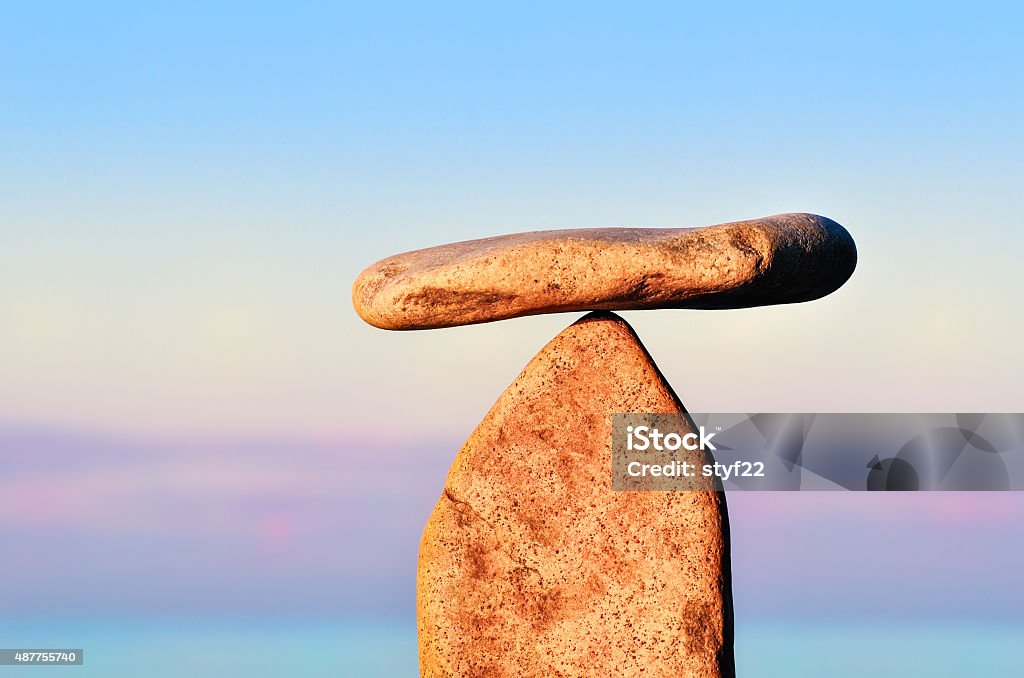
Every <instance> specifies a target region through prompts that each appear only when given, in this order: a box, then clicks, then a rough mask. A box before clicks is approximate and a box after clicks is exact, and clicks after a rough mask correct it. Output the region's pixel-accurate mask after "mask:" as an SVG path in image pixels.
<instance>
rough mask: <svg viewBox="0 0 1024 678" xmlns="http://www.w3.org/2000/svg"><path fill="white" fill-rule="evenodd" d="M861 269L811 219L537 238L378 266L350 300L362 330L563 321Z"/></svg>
mask: <svg viewBox="0 0 1024 678" xmlns="http://www.w3.org/2000/svg"><path fill="white" fill-rule="evenodd" d="M856 263H857V250H856V247H855V245H854V243H853V239H852V238H851V237H850V235H849V233H847V232H846V229H844V228H843V227H842V226H840V225H839V224H837V223H836V222H834V221H832V220H831V219H827V218H825V217H820V216H816V215H813V214H781V215H777V216H773V217H766V218H764V219H757V220H753V221H740V222H735V223H730V224H720V225H718V226H708V227H705V228H669V229H654V228H602V229H578V230H563V231H536V232H532V233H518V234H514V235H505V236H499V237H495V238H484V239H482V240H470V241H467V242H459V243H453V244H448V245H441V246H439V247H430V248H427V249H422V250H416V251H414V252H408V253H406V254H399V255H396V256H393V257H389V258H387V259H383V260H382V261H379V262H377V263H376V264H374V265H372V266H370V267H369V268H368V269H366V270H365V271H363V272H362V273H361V274H360V275H359V277H358V279H357V280H356V282H355V285H354V286H353V290H352V300H353V303H354V305H355V308H356V311H357V312H358V313H359V315H360V316H362V318H363V319H364V320H365V321H366V322H368V323H370V324H371V325H375V326H377V327H381V328H384V329H390V330H415V329H429V328H435V327H451V326H455V325H467V324H471V323H481V322H488V321H491V320H502V319H505V318H515V317H519V316H525V315H535V314H539V313H556V312H560V311H591V310H629V309H653V308H699V309H716V308H745V307H749V306H764V305H769V304H786V303H794V302H801V301H809V300H812V299H817V298H819V297H823V296H825V295H826V294H829V293H830V292H833V291H835V290H836V289H838V288H839V287H840V286H841V285H842V284H843V283H844V282H846V280H847V279H848V278H849V277H850V275H852V273H853V270H854V268H855V266H856Z"/></svg>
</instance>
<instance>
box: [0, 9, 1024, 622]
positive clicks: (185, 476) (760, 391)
mask: <svg viewBox="0 0 1024 678" xmlns="http://www.w3.org/2000/svg"><path fill="white" fill-rule="evenodd" d="M824 4H827V5H828V6H822V5H824ZM1021 19H1024V17H1022V10H1021V9H1020V7H1019V6H1018V5H1016V4H1014V3H985V2H979V3H971V4H970V5H967V6H964V5H962V4H953V3H900V5H899V6H898V7H897V6H894V4H893V3H865V2H856V3H805V4H799V3H797V4H792V3H772V4H771V5H770V6H757V5H753V4H745V3H687V4H686V6H677V5H668V4H657V3H629V4H628V5H626V4H619V5H615V4H610V3H538V4H530V3H515V4H514V5H510V6H507V7H488V6H481V5H473V4H468V3H467V4H461V5H460V4H446V3H440V4H435V3H431V4H430V5H429V6H425V5H424V6H419V5H414V4H392V3H376V4H374V5H373V6H366V5H365V3H364V4H344V3H342V4H339V3H323V4H315V3H301V2H300V3H288V4H287V6H285V5H278V6H272V5H270V4H264V3H255V4H253V3H244V4H243V3H187V2H185V3H154V4H150V3H144V4H139V3H89V4H88V5H83V4H80V3H47V4H46V5H40V4H32V3H21V4H7V5H5V6H4V7H3V8H0V63H2V64H3V68H0V463H2V468H3V474H2V477H0V540H2V541H4V542H6V543H9V544H15V545H18V548H16V549H13V548H12V549H5V553H14V556H13V557H9V556H6V555H5V562H4V565H2V566H0V571H3V572H4V573H5V575H6V576H8V577H12V576H13V577H14V578H16V579H17V580H19V581H24V582H26V586H24V587H22V588H21V589H20V590H18V591H16V592H15V593H14V595H13V598H12V599H11V600H10V601H8V602H7V603H6V604H7V605H9V606H10V607H9V608H8V609H9V610H12V611H13V613H15V614H19V615H20V614H28V612H29V611H30V610H34V611H35V613H36V614H41V615H44V616H47V615H49V616H54V617H56V616H61V615H64V616H69V615H70V616H74V615H85V616H91V615H97V614H101V613H103V614H109V615H127V616H131V615H136V616H147V615H149V616H154V615H163V614H167V615H186V616H187V615H200V616H201V615H212V614H223V615H271V616H281V615H296V616H316V615H324V616H339V615H342V616H343V615H357V616H358V615H375V614H376V615H409V614H411V613H412V612H411V610H412V603H411V600H412V598H411V595H412V590H413V588H412V587H413V584H412V581H411V579H410V577H411V576H412V574H411V573H412V572H414V568H415V563H414V557H415V549H416V543H417V541H418V535H419V533H420V531H421V529H422V525H423V523H424V522H425V519H426V515H427V513H428V512H429V509H430V506H431V505H432V504H433V502H434V501H435V500H436V497H437V495H438V494H439V492H440V487H441V481H442V479H443V477H444V474H445V472H446V469H447V465H448V464H449V463H450V460H451V459H452V457H453V456H454V454H455V452H456V450H457V449H458V446H459V445H460V444H461V442H462V441H463V440H464V439H465V438H466V436H467V435H468V434H469V433H470V431H472V429H473V427H474V426H475V425H476V423H477V422H479V420H480V419H481V418H482V417H483V415H484V414H485V412H486V411H487V409H488V408H489V407H490V406H491V404H492V403H493V402H494V400H495V399H496V398H497V397H498V395H499V394H500V393H501V391H502V390H503V389H504V388H505V387H506V386H507V385H508V384H509V383H510V382H511V381H512V380H513V379H514V377H515V376H516V374H517V373H518V372H519V370H520V369H521V368H522V366H523V365H525V364H526V362H527V361H528V360H529V358H530V357H531V356H532V355H533V354H534V353H536V351H537V350H539V349H540V347H541V346H543V345H544V344H545V343H546V342H547V341H548V340H549V339H550V338H551V337H553V336H554V335H555V334H557V332H559V331H560V330H561V329H562V328H563V327H565V326H566V325H568V324H569V323H571V322H572V321H573V320H574V319H575V318H576V315H574V314H559V315H551V316H544V317H536V318H523V319H516V320H512V321H506V322H500V323H492V324H488V325H481V326H474V327H464V328H452V329H445V330H432V331H426V332H415V333H389V332H384V331H381V330H377V329H375V328H372V327H369V326H367V325H365V324H363V323H362V322H361V321H360V320H359V319H358V317H357V316H356V315H355V313H354V311H353V309H352V305H351V301H350V294H351V292H350V290H351V285H352V282H353V281H354V279H355V277H356V276H357V275H358V273H359V271H360V270H362V269H363V268H365V267H366V266H368V265H370V264H371V263H373V262H374V261H376V260H378V259H380V258H383V257H385V256H388V255H391V254H395V253H397V252H401V251H407V250H412V249H416V248H419V247H426V246H430V245H436V244H442V243H446V242H451V241H455V240H463V239H469V238H477V237H485V236H490V235H498V234H502V233H510V232H517V231H523V230H534V229H548V228H579V227H598V226H644V227H657V226H665V227H679V226H701V225H709V224H714V223H720V222H725V221H733V220H739V219H746V218H755V217H759V216H766V215H770V214H775V213H781V212H792V211H806V212H814V213H819V214H823V215H826V216H828V217H831V218H833V219H835V220H837V221H839V222H840V223H842V224H843V225H844V226H846V227H847V229H848V230H849V231H850V232H851V234H852V235H853V237H854V238H855V240H856V241H857V245H858V250H859V256H860V262H859V265H858V269H857V271H856V273H855V274H854V276H853V278H852V279H851V280H850V281H849V282H848V283H847V284H846V285H845V286H844V287H843V288H842V289H840V290H839V291H838V292H836V293H835V294H833V295H831V296H829V297H827V298H825V299H823V300H820V301H817V302H812V303H808V304H801V305H794V306H785V307H771V308H762V309H750V310H742V311H652V312H634V313H626V314H624V315H625V317H626V318H627V320H628V321H629V322H631V323H632V324H633V326H634V327H635V329H636V330H637V332H638V333H639V335H640V337H641V338H642V339H643V341H644V342H645V344H646V345H647V347H648V349H649V350H650V351H651V353H652V355H653V357H654V358H655V360H656V361H657V362H658V364H659V365H660V366H661V368H662V370H663V372H664V373H665V375H666V377H667V378H668V379H669V381H670V382H671V383H672V384H673V385H674V386H675V388H676V390H677V391H678V393H679V394H680V396H681V397H682V399H683V401H684V403H686V404H687V406H688V407H689V408H690V409H691V410H693V411H709V412H711V411H861V412H872V411H879V412H889V411H912V412H915V411H920V412H930V411H939V412H942V411H1016V412H1019V411H1022V408H1024V363H1022V362H1021V361H1020V359H1019V348H1018V346H1019V344H1020V336H1021V334H1022V331H1024V313H1022V311H1021V304H1020V302H1019V297H1018V289H1019V287H1020V284H1021V282H1022V279H1021V273H1020V267H1019V261H1018V253H1019V251H1020V250H1021V248H1022V246H1024V229H1021V228H1019V226H1020V224H1019V221H1020V216H1019V215H1020V214H1022V213H1024V194H1022V193H1021V191H1020V177H1021V174H1022V170H1024V165H1022V163H1024V160H1022V158H1024V128H1022V127H1021V125H1020V124H1019V121H1020V120H1021V119H1022V117H1024V89H1022V88H1021V87H1020V86H1019V81H1020V76H1019V73H1021V72H1022V71H1024V51H1022V50H1021V48H1020V46H1019V36H1018V35H1017V34H1018V33H1019V30H1018V28H1019V26H1020V25H1021ZM395 468H397V469H398V470H397V471H395V470H394V469H395ZM367 479H370V480H367ZM733 504H734V510H733V513H732V519H733V527H734V532H735V534H736V535H737V538H736V544H735V554H736V556H735V568H736V587H737V591H738V595H737V609H738V611H741V612H742V613H743V614H751V615H763V616H771V615H777V614H781V615H795V616H803V617H808V616H809V617H811V618H817V617H820V616H822V615H826V614H828V613H830V612H829V611H831V614H836V615H843V614H848V615H869V616H870V615H876V616H877V615H883V616H885V615H892V614H907V615H927V614H947V615H960V614H970V615H975V616H979V617H983V618H988V617H998V616H1007V615H1009V616H1012V615H1014V614H1016V615H1019V610H1020V609H1022V607H1021V603H1022V602H1024V599H1022V598H1020V593H1019V591H1018V593H1013V591H1012V590H1006V589H1005V581H1006V579H1005V578H1007V577H1013V576H1014V574H1013V571H1012V568H1010V565H1009V564H1010V563H1013V562H1019V558H1020V556H1021V553H1020V548H1019V547H1018V546H1015V545H1013V544H1014V543H1015V539H1014V537H1015V533H1016V531H1017V530H1015V529H1014V526H1015V525H1019V524H1021V521H1020V518H1021V516H1022V513H1024V502H1022V501H1021V500H1020V499H1018V498H1017V496H1016V495H1008V496H999V497H995V496H982V495H962V496H961V495H957V496H946V495H934V496H929V497H913V498H907V497H900V498H892V497H887V498H884V499H882V498H876V497H868V496H866V495H865V496H856V497H855V496H842V497H838V496H824V495H817V494H814V495H793V496H784V497H782V496H764V497H748V496H743V497H736V499H735V500H734V502H733ZM1017 541H1019V540H1017ZM70 548H74V549H75V553H76V554H78V555H79V556H80V558H79V559H78V561H77V563H76V565H75V568H74V573H73V574H72V573H71V570H70V569H69V566H68V564H67V561H66V555H67V552H68V549H70ZM798 558H799V560H797V559H798ZM805 566H806V567H807V568H809V569H806V570H805V575H804V576H806V577H807V579H806V580H805V581H806V582H807V586H808V587H809V588H808V593H807V594H806V595H802V594H801V593H800V591H799V589H794V590H793V591H790V590H788V589H787V590H785V591H783V590H781V589H775V588H772V586H771V585H770V583H771V582H779V581H785V580H786V578H787V577H789V576H791V573H792V571H793V570H794V569H800V568H801V567H805ZM875 568H878V569H877V572H878V573H879V574H876V569H875ZM918 572H921V574H920V575H919V576H918V575H917V574H914V575H913V577H912V576H911V573H918ZM984 573H991V574H992V577H991V578H985V577H984ZM911 579H912V583H908V582H910V581H911ZM58 580H59V581H60V582H63V583H57V584H53V582H55V581H58ZM964 582H968V584H967V585H966V587H964V586H961V587H960V588H956V589H954V590H953V591H952V592H950V590H951V588H953V586H954V585H963V584H964ZM1017 588H1018V589H1019V587H1017ZM370 590H372V591H381V592H383V593H380V594H379V595H369V594H368V593H367V591H370ZM741 594H742V595H741Z"/></svg>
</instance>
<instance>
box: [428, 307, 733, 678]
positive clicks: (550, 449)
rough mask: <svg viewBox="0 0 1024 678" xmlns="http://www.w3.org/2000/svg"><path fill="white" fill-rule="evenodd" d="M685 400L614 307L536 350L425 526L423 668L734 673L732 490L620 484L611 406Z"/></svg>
mask: <svg viewBox="0 0 1024 678" xmlns="http://www.w3.org/2000/svg"><path fill="white" fill-rule="evenodd" d="M681 409H682V405H681V404H680V402H679V400H678V399H677V398H676V396H675V394H674V393H673V392H672V390H671V388H670V387H669V386H668V384H667V383H666V382H665V381H664V379H663V378H662V376H661V375H660V373H659V372H658V369H657V367H656V366H655V365H654V363H653V362H652V360H651V358H650V356H649V355H648V354H647V352H646V351H645V350H644V348H643V346H642V345H641V344H640V342H639V340H638V339H637V337H636V335H635V334H634V333H633V331H632V329H631V328H630V327H629V326H628V325H627V324H626V323H625V321H623V320H621V319H620V318H618V317H616V316H614V315H612V314H608V313H600V314H591V315H589V316H587V317H586V318H583V319H582V320H580V321H578V322H577V323H575V324H573V325H572V326H570V327H569V328H567V329H566V330H565V331H563V332H562V333H561V334H559V335H558V336H557V337H555V338H554V339H553V340H552V341H551V342H550V343H549V344H548V345H547V346H545V347H544V348H543V349H542V350H541V351H540V353H538V354H537V356H536V357H534V358H533V359H532V360H531V361H530V363H529V364H528V365H527V366H526V368H525V369H524V370H523V372H522V373H521V374H520V375H519V377H518V378H517V379H516V380H515V382H514V383H513V384H512V385H511V386H510V387H509V388H508V389H507V390H506V391H505V392H504V393H503V394H502V395H501V397H500V398H499V399H498V402H497V403H496V404H495V405H494V407H493V408H492V409H491V410H490V412H489V413H488V414H487V416H486V417H485V418H484V420H483V422H481V423H480V425H479V426H478V427H477V429H476V430H475V431H474V432H473V434H472V435H471V436H470V437H469V439H468V440H467V441H466V443H465V445H464V446H463V447H462V449H461V450H460V452H459V454H458V456H457V457H456V459H455V461H454V463H453V464H452V467H451V470H450V471H449V474H448V479H447V481H446V486H445V489H444V492H443V493H442V495H441V498H440V500H439V501H438V503H437V506H436V507H435V509H434V512H433V514H432V515H431V516H430V519H429V521H428V523H427V526H426V529H425V530H424V533H423V539H422V542H421V545H420V558H419V571H418V581H417V608H418V611H417V612H418V614H417V616H418V623H419V645H420V668H421V674H422V675H423V676H488V677H492V678H500V677H503V676H507V677H509V678H512V677H519V676H544V677H546V678H547V677H553V676H729V675H733V659H732V602H731V594H730V585H729V556H728V520H727V518H726V514H725V504H724V501H725V500H724V494H719V493H715V492H713V491H698V492H613V491H612V489H611V415H612V414H613V413H616V412H679V411H681Z"/></svg>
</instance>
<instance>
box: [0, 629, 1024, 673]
mask: <svg viewBox="0 0 1024 678" xmlns="http://www.w3.org/2000/svg"><path fill="white" fill-rule="evenodd" d="M0 646H3V647H18V646H32V647H76V648H82V649H84V650H85V665H84V666H80V667H71V666H69V667H46V668H42V667H0V675H17V676H20V675H26V676H33V678H34V677H36V676H69V677H70V676H103V677H115V678H116V677H119V676H126V677H127V676H131V677H135V676H151V677H154V678H161V677H163V676H255V677H261V676H289V677H291V676H311V677H316V676H352V677H353V678H357V677H358V678H372V677H374V676H382V677H384V676H414V675H416V674H417V663H416V628H415V624H414V623H413V622H411V621H401V622H399V621H393V622H382V621H373V622H359V623H356V622H338V623H313V624H311V623H303V624H288V625H285V624H272V625H270V624H255V623H232V624H209V623H202V624H187V623H179V624H169V623H163V624H153V623H138V624H109V623H108V624H95V625H89V626H84V625H83V626H75V625H65V626H42V625H34V626H11V625H2V626H0ZM736 662H737V670H738V673H739V675H740V676H752V677H755V676H756V677H766V678H773V677H775V676H780V677H781V676H787V677H790V676H839V677H843V678H846V677H849V678H853V677H854V676H856V677H858V678H861V677H863V676H870V678H885V677H887V676H929V677H945V676H949V677H952V676H1015V675H1024V625H1022V624H1016V625H1014V624H1002V625H977V624H959V623H921V622H903V623H889V624H877V623H855V624H852V623H842V624H835V623H817V624H792V623H766V622H758V623H752V624H751V623H748V624H743V625H741V626H739V627H738V628H737V634H736Z"/></svg>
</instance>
